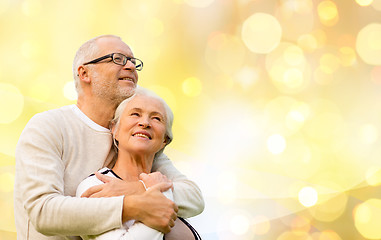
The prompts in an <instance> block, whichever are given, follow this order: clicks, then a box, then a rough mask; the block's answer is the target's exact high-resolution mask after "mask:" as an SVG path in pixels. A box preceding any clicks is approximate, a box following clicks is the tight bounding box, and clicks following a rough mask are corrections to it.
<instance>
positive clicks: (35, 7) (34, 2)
mask: <svg viewBox="0 0 381 240" xmlns="http://www.w3.org/2000/svg"><path fill="white" fill-rule="evenodd" d="M41 11H42V5H41V1H40V0H25V1H24V2H23V3H22V12H23V13H24V14H25V15H26V16H29V17H32V16H37V15H38V14H40V13H41Z"/></svg>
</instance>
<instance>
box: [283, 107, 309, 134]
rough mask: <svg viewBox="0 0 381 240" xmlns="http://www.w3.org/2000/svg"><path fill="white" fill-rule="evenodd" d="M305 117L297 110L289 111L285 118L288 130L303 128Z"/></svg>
mask: <svg viewBox="0 0 381 240" xmlns="http://www.w3.org/2000/svg"><path fill="white" fill-rule="evenodd" d="M305 120H306V117H305V116H304V114H303V113H301V112H300V111H298V110H291V111H290V112H289V113H288V114H287V116H286V126H287V127H288V128H289V129H290V130H298V129H299V128H300V127H301V126H303V124H304V122H305Z"/></svg>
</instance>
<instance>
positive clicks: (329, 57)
mask: <svg viewBox="0 0 381 240" xmlns="http://www.w3.org/2000/svg"><path fill="white" fill-rule="evenodd" d="M339 66H340V61H339V59H338V57H336V56H335V55H333V54H330V53H326V54H324V55H323V56H322V57H321V58H320V69H321V70H322V71H323V72H325V73H327V74H332V73H334V72H335V71H336V70H337V69H338V68H339Z"/></svg>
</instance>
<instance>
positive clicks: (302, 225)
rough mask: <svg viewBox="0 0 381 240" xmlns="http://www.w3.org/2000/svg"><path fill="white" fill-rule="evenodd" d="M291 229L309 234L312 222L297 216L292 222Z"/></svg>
mask: <svg viewBox="0 0 381 240" xmlns="http://www.w3.org/2000/svg"><path fill="white" fill-rule="evenodd" d="M291 229H292V231H293V232H297V233H300V232H308V231H309V230H310V229H311V224H310V220H309V219H307V218H305V217H303V216H295V217H294V219H292V221H291Z"/></svg>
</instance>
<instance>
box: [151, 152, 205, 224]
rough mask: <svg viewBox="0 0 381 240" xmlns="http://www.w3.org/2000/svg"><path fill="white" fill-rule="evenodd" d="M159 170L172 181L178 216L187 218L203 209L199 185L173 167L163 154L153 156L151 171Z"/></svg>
mask: <svg viewBox="0 0 381 240" xmlns="http://www.w3.org/2000/svg"><path fill="white" fill-rule="evenodd" d="M155 171H158V172H161V173H162V174H164V175H166V176H167V178H168V179H169V180H171V181H172V182H173V189H174V190H173V198H174V201H175V203H176V204H177V206H178V207H179V211H178V216H180V217H183V218H189V217H193V216H196V215H197V214H200V213H201V212H202V211H203V210H204V199H203V197H202V194H201V190H200V189H199V187H198V186H197V185H196V184H195V183H194V182H193V181H191V180H189V179H188V178H187V177H186V176H185V175H184V174H182V173H181V172H180V171H179V170H177V169H176V168H175V166H174V165H173V163H172V161H171V160H169V158H168V157H167V156H166V155H165V154H160V155H159V156H157V157H155V160H154V162H153V166H152V172H155Z"/></svg>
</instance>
